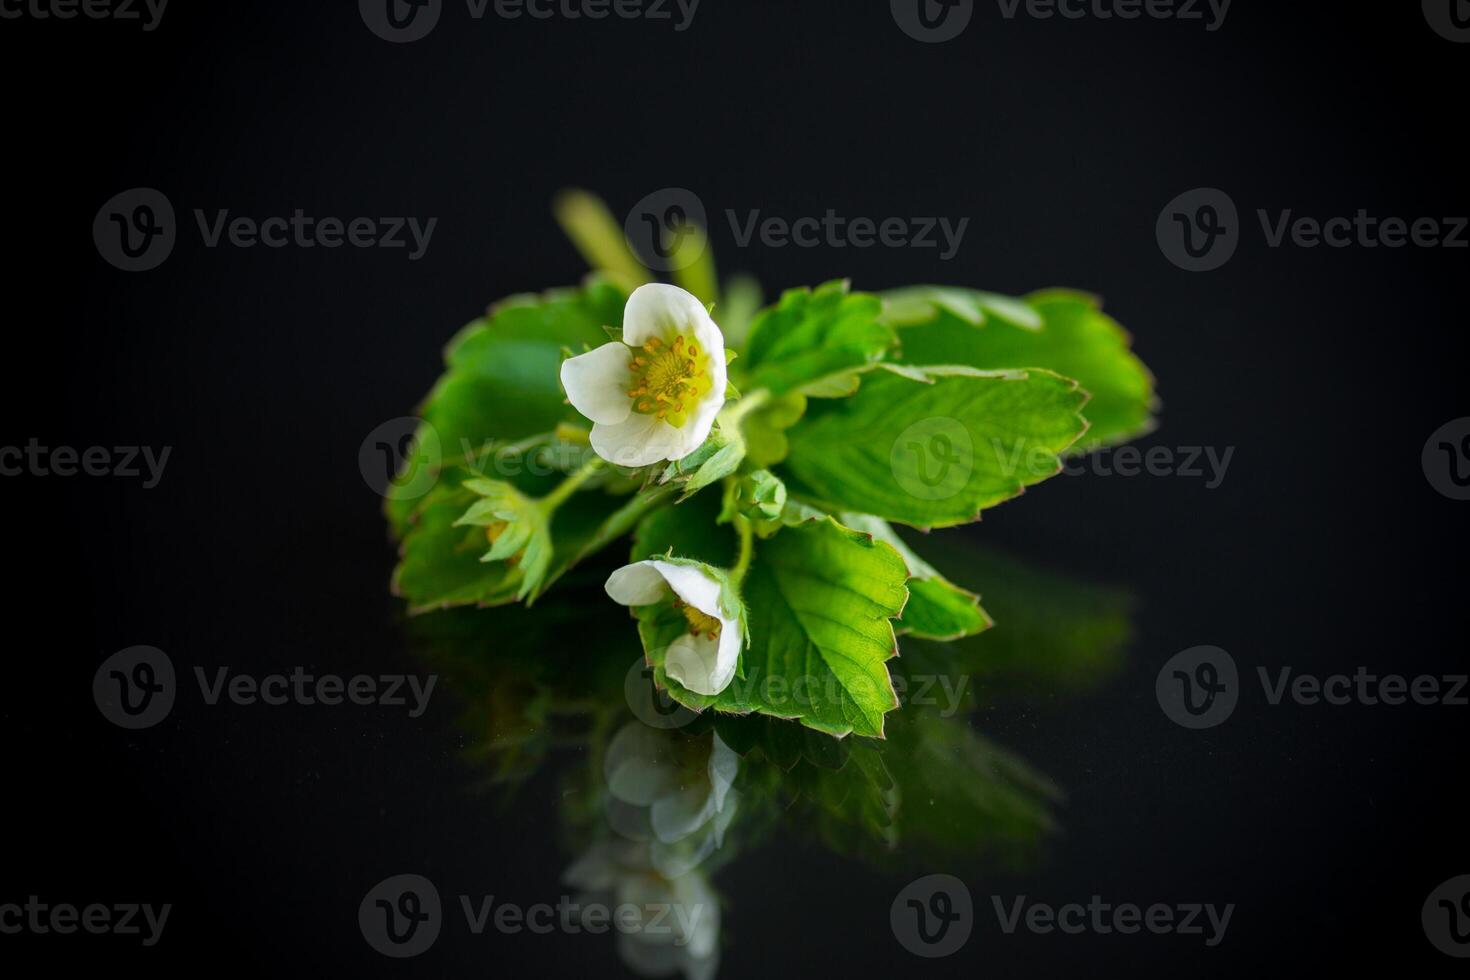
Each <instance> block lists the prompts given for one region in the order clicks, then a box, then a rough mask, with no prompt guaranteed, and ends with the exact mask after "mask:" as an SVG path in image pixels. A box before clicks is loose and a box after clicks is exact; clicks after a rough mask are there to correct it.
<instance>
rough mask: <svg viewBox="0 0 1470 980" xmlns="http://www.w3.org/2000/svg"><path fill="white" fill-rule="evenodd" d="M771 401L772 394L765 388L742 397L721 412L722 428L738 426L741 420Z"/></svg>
mask: <svg viewBox="0 0 1470 980" xmlns="http://www.w3.org/2000/svg"><path fill="white" fill-rule="evenodd" d="M770 400H771V393H770V392H769V391H767V390H766V389H765V388H757V389H756V390H755V391H752V392H750V393H749V394H747V395H742V396H741V397H740V398H737V399H735V401H733V402H731V403H730V404H729V405H726V406H725V407H724V408H723V409H722V410H721V411H720V425H721V427H734V426H738V425H739V424H740V420H741V419H743V418H745V416H747V415H749V414H750V413H751V412H753V411H755V410H756V409H758V408H760V407H761V406H762V405H764V404H765V403H766V402H768V401H770Z"/></svg>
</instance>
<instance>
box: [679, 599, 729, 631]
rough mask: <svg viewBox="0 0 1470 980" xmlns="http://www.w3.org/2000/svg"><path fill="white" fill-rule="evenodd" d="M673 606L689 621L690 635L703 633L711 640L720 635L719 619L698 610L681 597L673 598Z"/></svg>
mask: <svg viewBox="0 0 1470 980" xmlns="http://www.w3.org/2000/svg"><path fill="white" fill-rule="evenodd" d="M674 608H676V609H678V610H679V611H680V612H681V613H683V614H684V618H685V619H686V620H688V621H689V632H690V633H691V634H692V635H694V636H699V635H700V634H701V633H703V634H704V635H705V636H707V637H709V638H710V639H711V640H713V639H715V638H716V637H718V636H719V635H720V621H719V620H718V619H716V618H715V617H713V616H711V615H709V614H707V613H703V612H700V611H699V610H698V609H695V608H694V607H693V606H691V605H689V604H688V603H687V602H685V601H684V600H683V599H675V600H674Z"/></svg>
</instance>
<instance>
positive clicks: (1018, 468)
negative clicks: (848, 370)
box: [781, 367, 1086, 528]
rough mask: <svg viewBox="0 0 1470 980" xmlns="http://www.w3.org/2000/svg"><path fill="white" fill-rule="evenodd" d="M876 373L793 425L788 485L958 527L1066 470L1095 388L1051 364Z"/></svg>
mask: <svg viewBox="0 0 1470 980" xmlns="http://www.w3.org/2000/svg"><path fill="white" fill-rule="evenodd" d="M926 370H927V372H928V375H929V377H930V379H931V381H930V383H928V384H924V383H921V382H918V381H915V380H912V379H910V378H909V377H906V376H902V375H898V374H893V373H890V372H887V371H878V372H875V373H874V374H873V375H872V376H871V377H870V378H868V380H866V381H865V382H864V384H863V386H862V388H861V389H860V390H859V391H858V393H857V394H855V395H853V396H852V397H851V398H845V399H842V400H841V401H836V402H820V403H814V404H813V405H812V407H811V409H810V410H809V411H808V413H807V415H806V416H805V417H804V418H803V419H802V420H801V421H800V422H798V423H797V424H796V425H794V426H792V428H791V429H790V430H789V431H788V432H787V438H788V440H789V442H790V449H791V452H790V455H789V456H788V457H787V459H786V461H785V463H784V464H783V469H782V471H781V475H782V477H783V478H784V479H785V480H786V483H787V489H789V490H790V491H791V492H792V493H794V494H798V495H802V496H805V497H807V498H809V499H810V500H812V501H815V502H817V503H819V504H821V505H824V506H825V507H826V509H828V510H829V511H832V512H837V511H857V512H860V513H865V514H873V515H876V516H878V517H882V518H884V519H885V520H890V521H898V522H900V523H903V524H909V525H912V526H914V527H921V528H922V527H948V526H951V525H954V524H963V523H966V522H968V521H972V520H975V519H976V518H977V517H978V516H979V513H980V511H981V510H983V509H985V508H987V507H993V506H995V505H996V504H998V503H1000V502H1002V501H1004V500H1008V499H1010V498H1011V497H1014V496H1016V495H1017V494H1019V493H1021V492H1022V490H1024V489H1025V488H1026V487H1027V486H1030V485H1031V484H1034V483H1037V482H1039V481H1041V480H1044V479H1046V478H1047V477H1050V476H1053V475H1055V474H1056V473H1057V472H1059V471H1060V469H1061V463H1060V460H1059V459H1058V454H1059V453H1061V452H1062V451H1063V450H1065V449H1066V448H1067V447H1068V446H1070V445H1072V443H1073V442H1075V441H1076V439H1077V437H1078V436H1079V435H1080V434H1081V433H1082V432H1083V430H1084V428H1085V427H1086V423H1085V422H1084V421H1083V419H1082V417H1081V415H1079V414H1078V412H1079V410H1080V409H1081V407H1082V405H1083V403H1084V402H1085V401H1086V395H1085V394H1084V393H1083V392H1081V391H1078V390H1077V386H1076V384H1075V383H1074V382H1072V381H1070V380H1068V379H1066V378H1063V377H1059V376H1058V375H1056V374H1053V373H1051V372H1050V371H1040V370H1031V371H1006V372H991V371H977V370H974V369H971V368H963V367H943V368H929V369H926Z"/></svg>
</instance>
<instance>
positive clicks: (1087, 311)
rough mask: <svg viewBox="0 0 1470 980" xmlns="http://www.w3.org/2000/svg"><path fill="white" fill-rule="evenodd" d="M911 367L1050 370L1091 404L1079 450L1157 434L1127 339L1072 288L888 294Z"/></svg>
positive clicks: (1149, 394)
mask: <svg viewBox="0 0 1470 980" xmlns="http://www.w3.org/2000/svg"><path fill="white" fill-rule="evenodd" d="M884 299H885V301H887V303H888V308H887V309H888V312H887V316H886V319H887V320H888V322H890V323H894V324H896V325H897V326H899V327H900V328H901V329H900V330H899V343H900V345H901V347H902V353H901V355H900V360H902V362H903V363H905V364H914V365H924V364H965V365H968V366H970V367H973V368H980V369H983V370H1008V369H1014V368H1046V369H1048V370H1051V371H1055V372H1056V373H1057V374H1060V375H1062V376H1063V377H1068V378H1072V379H1074V380H1075V381H1076V382H1077V383H1078V385H1080V386H1081V387H1082V389H1083V390H1085V391H1086V392H1087V393H1088V394H1089V395H1090V396H1091V398H1090V399H1089V400H1088V402H1087V406H1086V407H1085V408H1084V409H1083V410H1082V414H1083V416H1084V417H1086V419H1087V421H1088V422H1089V423H1090V426H1089V428H1088V430H1087V433H1086V434H1085V435H1084V436H1083V437H1082V439H1080V440H1079V442H1078V445H1077V446H1076V447H1075V448H1077V449H1091V448H1093V447H1096V446H1101V445H1108V444H1112V443H1116V442H1122V441H1126V440H1128V439H1133V438H1136V437H1138V436H1140V435H1143V434H1144V433H1146V432H1148V431H1149V430H1150V429H1152V428H1153V425H1154V422H1153V412H1154V410H1155V409H1156V408H1157V407H1158V400H1157V398H1156V397H1155V396H1154V379H1153V375H1151V374H1150V373H1149V371H1148V368H1146V367H1144V365H1143V362H1142V361H1140V360H1139V359H1138V358H1137V357H1136V356H1135V355H1134V354H1133V352H1132V350H1131V349H1130V339H1129V337H1128V333H1127V332H1126V331H1125V330H1124V329H1123V328H1122V327H1121V326H1120V325H1119V324H1118V322H1117V321H1115V320H1114V319H1113V318H1112V317H1110V316H1108V315H1107V314H1105V313H1103V312H1102V308H1101V306H1100V304H1099V302H1098V300H1097V298H1096V297H1094V296H1089V295H1087V294H1086V293H1079V292H1075V291H1072V290H1066V289H1049V290H1045V291H1042V292H1038V293H1032V294H1031V295H1030V296H1027V297H1025V298H1024V299H1013V298H1011V297H1008V296H998V295H996V294H994V293H982V292H978V291H975V290H965V289H945V288H940V287H915V288H913V289H904V290H895V291H894V292H890V293H885V294H884Z"/></svg>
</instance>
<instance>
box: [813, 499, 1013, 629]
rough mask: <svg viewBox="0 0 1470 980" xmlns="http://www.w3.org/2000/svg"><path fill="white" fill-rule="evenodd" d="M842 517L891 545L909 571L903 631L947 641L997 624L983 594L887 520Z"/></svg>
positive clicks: (847, 522) (847, 523)
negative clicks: (953, 577)
mask: <svg viewBox="0 0 1470 980" xmlns="http://www.w3.org/2000/svg"><path fill="white" fill-rule="evenodd" d="M837 516H838V520H839V521H841V522H842V523H843V524H846V525H847V526H848V527H850V528H852V529H853V530H855V531H864V532H866V533H868V534H871V535H873V537H875V538H877V539H878V540H879V541H886V542H887V543H889V544H891V545H892V546H893V548H894V550H896V551H897V552H898V553H899V554H900V555H902V556H903V562H904V565H905V566H907V567H908V570H909V583H908V584H909V603H908V605H906V606H904V607H903V617H902V618H901V619H900V620H899V621H898V632H899V633H900V634H905V633H907V634H912V635H913V636H917V637H920V638H922V639H926V640H938V641H941V642H947V641H950V640H959V639H963V638H964V637H967V636H974V635H975V634H976V633H980V632H982V631H984V630H987V629H989V628H990V627H991V626H993V625H994V622H993V621H992V620H991V618H990V616H989V615H988V614H987V613H986V612H985V610H984V609H982V608H980V597H979V596H978V595H976V594H975V593H973V592H970V591H968V590H966V589H962V588H960V587H959V586H958V585H955V584H954V583H953V582H951V581H949V579H947V578H945V577H944V576H943V575H941V574H939V570H938V569H937V568H935V567H934V566H933V565H931V564H929V563H928V562H927V561H925V560H924V559H923V558H921V557H919V555H918V554H917V553H916V552H915V551H914V550H913V549H912V548H910V547H909V546H908V544H907V543H905V542H904V540H903V539H902V538H901V537H899V536H898V532H897V531H895V530H894V529H893V526H892V525H891V524H889V523H888V522H887V521H885V520H881V519H880V518H877V517H873V516H872V515H870V514H839V515H837Z"/></svg>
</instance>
